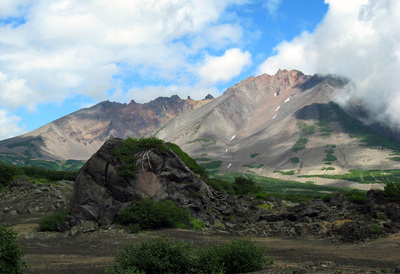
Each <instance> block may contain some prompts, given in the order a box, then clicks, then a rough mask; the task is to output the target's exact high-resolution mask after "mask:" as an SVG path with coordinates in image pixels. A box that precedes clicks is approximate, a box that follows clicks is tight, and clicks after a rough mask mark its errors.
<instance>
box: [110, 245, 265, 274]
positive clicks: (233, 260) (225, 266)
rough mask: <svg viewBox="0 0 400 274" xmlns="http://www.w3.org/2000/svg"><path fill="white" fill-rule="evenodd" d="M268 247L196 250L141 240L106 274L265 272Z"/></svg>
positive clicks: (123, 252) (122, 253) (125, 250)
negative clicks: (263, 270)
mask: <svg viewBox="0 0 400 274" xmlns="http://www.w3.org/2000/svg"><path fill="white" fill-rule="evenodd" d="M265 252H266V246H265V245H264V246H260V245H257V244H256V243H255V242H253V241H250V240H233V241H231V242H230V243H226V244H209V245H206V246H204V247H202V248H199V249H197V250H193V249H192V247H191V245H190V244H188V243H185V242H182V241H174V240H171V239H168V238H155V239H152V240H144V239H141V240H139V241H138V242H136V243H130V244H127V245H125V246H124V248H122V249H120V250H119V252H118V254H117V256H116V263H115V264H114V265H112V266H111V267H110V268H108V269H107V271H106V273H244V272H254V271H258V270H261V269H263V267H264V265H265V264H266V263H272V261H269V260H267V259H266V258H265Z"/></svg>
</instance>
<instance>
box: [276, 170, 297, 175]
mask: <svg viewBox="0 0 400 274" xmlns="http://www.w3.org/2000/svg"><path fill="white" fill-rule="evenodd" d="M274 173H280V174H282V175H294V170H289V171H282V170H274Z"/></svg>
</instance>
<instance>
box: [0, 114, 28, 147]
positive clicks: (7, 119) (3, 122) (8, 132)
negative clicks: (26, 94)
mask: <svg viewBox="0 0 400 274" xmlns="http://www.w3.org/2000/svg"><path fill="white" fill-rule="evenodd" d="M20 120H21V119H20V118H19V117H17V116H15V115H10V114H9V113H8V112H7V111H6V110H4V109H0V140H2V139H5V138H10V137H13V136H16V135H19V134H22V133H24V131H25V130H24V129H23V128H20V127H19V126H18V122H19V121H20Z"/></svg>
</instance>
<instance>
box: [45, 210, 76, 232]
mask: <svg viewBox="0 0 400 274" xmlns="http://www.w3.org/2000/svg"><path fill="white" fill-rule="evenodd" d="M68 215H69V211H68V210H61V211H59V212H57V213H55V214H52V215H49V216H46V217H43V218H42V219H40V220H39V228H38V229H39V231H58V230H59V227H60V225H61V224H62V223H64V222H66V221H67V217H68Z"/></svg>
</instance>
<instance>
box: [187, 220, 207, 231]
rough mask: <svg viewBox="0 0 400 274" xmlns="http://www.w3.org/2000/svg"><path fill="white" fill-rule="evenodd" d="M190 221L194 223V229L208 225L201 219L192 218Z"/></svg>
mask: <svg viewBox="0 0 400 274" xmlns="http://www.w3.org/2000/svg"><path fill="white" fill-rule="evenodd" d="M190 223H191V224H192V229H193V230H201V229H203V228H205V227H206V225H205V224H204V223H203V222H202V221H201V220H199V219H195V218H190Z"/></svg>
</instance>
